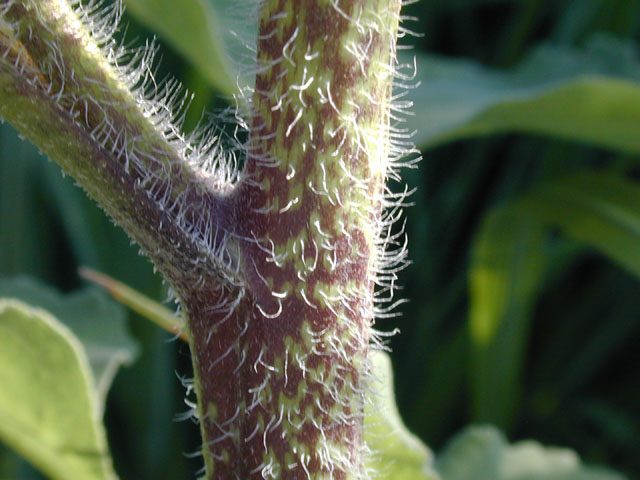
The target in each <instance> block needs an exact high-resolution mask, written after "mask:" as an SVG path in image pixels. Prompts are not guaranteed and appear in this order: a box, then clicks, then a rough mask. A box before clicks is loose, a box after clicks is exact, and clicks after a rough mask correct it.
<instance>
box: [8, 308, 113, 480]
mask: <svg viewBox="0 0 640 480" xmlns="http://www.w3.org/2000/svg"><path fill="white" fill-rule="evenodd" d="M0 330H2V332H1V333H2V334H1V335H0V343H2V348H0V365H2V368H1V369H0V383H1V384H2V385H3V388H2V389H0V437H2V438H3V440H4V441H5V442H7V444H8V445H11V446H12V447H13V448H15V449H16V450H17V451H19V452H20V453H22V454H23V455H24V456H25V457H26V458H28V459H29V460H30V461H32V462H33V463H34V464H35V465H37V466H38V467H39V468H40V469H41V470H42V471H44V472H45V473H47V474H48V475H49V476H51V478H54V479H69V480H75V479H78V480H81V479H86V480H94V479H95V480H105V479H114V478H115V474H114V472H113V468H112V465H111V459H110V456H109V454H108V448H107V444H106V436H105V433H104V430H103V427H102V424H101V423H100V420H99V417H100V413H99V405H98V401H97V398H96V396H95V394H94V393H93V388H94V387H93V385H92V381H93V380H92V378H91V371H90V367H89V360H88V358H87V357H86V355H85V354H84V351H83V349H82V346H81V345H80V342H79V341H78V340H77V338H76V337H75V336H74V335H73V334H72V333H71V331H70V330H69V329H68V328H67V327H65V326H64V325H63V324H62V323H60V322H59V321H58V320H57V319H56V318H55V317H53V316H52V315H50V314H49V313H47V312H45V311H44V310H40V309H35V308H32V307H30V306H28V305H26V304H24V303H22V302H19V301H17V300H8V299H0Z"/></svg>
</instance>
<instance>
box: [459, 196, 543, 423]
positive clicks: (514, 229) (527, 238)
mask: <svg viewBox="0 0 640 480" xmlns="http://www.w3.org/2000/svg"><path fill="white" fill-rule="evenodd" d="M542 240H543V229H542V224H541V223H540V222H539V220H538V219H536V218H534V217H532V216H531V215H529V214H528V211H527V210H526V209H525V208H523V207H520V206H519V205H516V206H509V207H506V208H500V209H497V210H494V211H493V212H491V213H490V215H489V216H488V217H487V218H486V219H485V221H484V222H483V224H482V227H481V229H480V232H479V234H478V235H477V237H476V240H475V244H474V247H473V251H472V256H471V265H470V269H469V290H470V296H471V302H470V310H469V328H470V334H471V340H472V346H473V348H472V353H473V355H472V358H471V366H470V367H471V372H472V387H473V395H472V408H473V418H474V420H475V421H480V422H485V421H490V422H492V423H494V424H496V425H498V426H500V427H502V428H506V427H507V426H508V425H509V424H510V422H511V420H512V419H513V417H514V415H515V413H516V408H517V405H518V404H519V397H520V384H521V381H520V380H521V379H520V375H521V366H522V362H523V355H524V351H525V347H526V342H527V339H528V336H529V323H530V322H529V319H530V311H531V306H532V303H533V301H534V300H535V296H536V293H537V290H538V286H539V283H540V280H541V277H542V273H543V271H544V270H543V268H544V260H545V257H544V251H543V248H542Z"/></svg>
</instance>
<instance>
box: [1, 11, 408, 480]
mask: <svg viewBox="0 0 640 480" xmlns="http://www.w3.org/2000/svg"><path fill="white" fill-rule="evenodd" d="M260 8H261V10H260V16H259V22H260V23H259V36H258V42H257V47H258V50H257V52H258V54H257V55H258V58H257V61H258V63H257V71H258V73H257V77H256V85H255V90H254V95H253V99H252V108H253V109H252V114H251V118H250V119H249V121H248V124H249V132H250V135H249V140H248V143H247V145H246V161H245V168H244V171H243V172H242V174H241V175H240V180H239V181H238V182H237V184H235V185H230V184H229V183H225V182H224V181H223V180H224V179H223V180H220V178H219V175H218V176H216V173H215V172H214V173H213V174H212V173H211V172H208V173H207V172H203V171H202V170H199V169H198V168H197V166H196V167H194V166H193V165H192V163H190V162H189V161H188V159H187V158H185V147H184V144H185V143H184V142H183V141H182V142H178V141H176V140H175V139H174V136H175V135H178V134H177V133H176V131H175V130H173V129H172V128H170V127H167V126H166V125H165V124H164V123H163V120H162V118H160V120H158V116H157V113H158V112H155V111H154V112H152V113H153V115H150V114H149V110H150V109H151V110H153V109H154V108H156V107H155V105H156V104H155V103H152V104H150V105H145V104H144V101H142V106H141V100H140V97H136V96H135V95H134V94H132V93H130V88H131V86H132V85H133V84H135V83H136V82H137V80H135V79H134V80H131V81H129V82H128V84H126V82H124V81H123V80H122V75H123V72H119V71H117V67H114V64H113V62H109V61H107V60H105V58H104V56H103V55H104V49H103V51H100V50H99V49H98V48H97V47H96V44H95V42H94V38H95V36H96V34H95V32H94V33H92V34H90V33H89V32H88V31H87V29H86V28H85V25H84V24H82V22H80V21H79V20H78V19H77V17H76V16H75V14H74V13H73V11H72V10H71V9H70V7H68V6H67V5H66V3H64V2H61V1H59V0H58V1H55V0H23V1H17V0H0V14H1V15H2V16H1V17H0V55H2V57H1V58H2V60H0V115H1V116H2V117H3V118H5V119H7V120H9V121H10V122H11V123H12V124H14V125H15V126H16V127H17V128H18V130H20V131H21V132H22V133H23V134H24V135H25V136H26V137H27V138H29V139H30V140H32V141H33V142H34V143H35V144H36V145H38V146H39V147H40V148H41V149H42V150H43V152H44V153H46V154H47V155H48V156H49V157H50V158H52V159H53V160H54V161H56V162H58V163H59V164H60V165H61V166H62V167H63V169H65V171H67V172H69V173H70V174H71V175H73V176H74V178H76V179H77V180H78V182H79V183H80V184H81V185H82V186H83V187H84V188H85V189H86V190H87V191H88V193H89V194H90V195H91V196H92V197H93V198H95V199H96V200H97V201H98V203H99V204H100V205H102V206H103V208H104V209H105V210H106V211H107V213H108V214H109V215H110V216H111V217H112V218H113V219H114V220H115V221H116V222H117V223H118V224H120V225H121V226H122V227H123V228H125V230H127V232H128V233H129V234H130V235H131V236H132V238H133V239H134V240H135V241H137V242H138V243H139V244H140V245H141V247H142V249H143V250H144V251H145V253H146V254H147V255H149V257H150V258H151V260H152V261H153V262H154V264H155V265H156V266H157V267H158V269H159V270H160V271H161V272H162V273H163V274H164V276H165V277H166V278H167V280H168V281H169V282H170V283H171V285H172V287H173V288H174V289H175V291H176V293H177V295H178V297H179V298H180V300H181V303H182V306H183V308H184V310H185V312H186V313H187V316H188V328H189V331H190V335H191V338H192V342H191V349H192V357H193V363H194V370H195V382H194V383H195V389H196V392H197V395H198V408H197V410H198V415H199V418H200V422H201V430H202V435H203V441H204V446H203V454H204V458H205V464H206V478H207V479H230V478H239V479H250V478H256V479H259V478H286V479H298V478H300V479H306V478H313V479H324V478H333V479H347V478H367V477H368V476H369V473H368V472H367V471H366V468H365V460H366V455H367V452H366V445H365V442H364V439H363V434H364V432H363V418H362V415H363V408H364V402H365V392H366V389H367V373H368V365H367V352H368V350H369V348H370V347H369V343H370V340H371V336H372V322H373V317H374V310H375V309H374V286H375V284H376V283H377V284H378V285H381V289H382V291H383V292H386V291H390V290H391V289H392V285H390V284H389V283H388V282H391V281H392V280H390V277H392V276H393V274H392V273H389V271H388V270H385V269H386V268H387V267H389V265H390V264H391V263H392V262H393V260H394V259H393V258H390V257H389V256H387V255H386V254H385V253H384V245H382V244H381V242H380V240H379V236H380V230H381V228H382V226H383V223H384V222H383V219H382V211H383V207H384V206H385V198H384V181H385V178H386V175H387V170H388V168H389V167H388V161H389V160H388V159H389V155H390V154H389V152H390V141H389V129H390V113H389V111H390V103H391V88H392V81H393V66H394V62H395V40H396V34H397V28H398V18H399V9H400V0H267V1H265V2H264V3H263V4H262V6H261V7H260ZM92 35H93V37H92ZM143 62H144V60H143ZM124 75H125V76H127V75H133V73H131V72H130V71H125V72H124ZM9 99H11V100H9ZM150 117H151V120H150V119H149V118H150ZM178 140H180V139H178ZM205 153H207V152H205Z"/></svg>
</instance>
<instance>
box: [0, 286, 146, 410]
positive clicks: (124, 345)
mask: <svg viewBox="0 0 640 480" xmlns="http://www.w3.org/2000/svg"><path fill="white" fill-rule="evenodd" d="M0 297H2V298H12V299H18V300H21V301H23V302H25V303H27V304H29V305H31V306H32V307H39V308H42V309H43V310H47V311H48V312H49V313H50V314H52V315H54V316H55V317H56V318H57V319H58V320H59V321H61V322H63V323H64V324H65V326H66V327H68V328H69V329H70V330H71V331H72V332H73V334H74V335H75V337H77V338H78V340H79V341H80V342H81V343H82V347H83V348H84V352H85V353H86V355H87V358H88V360H89V366H90V367H91V371H92V374H93V378H94V379H95V388H96V389H97V390H96V392H97V396H96V402H97V403H96V406H97V408H98V413H99V415H100V416H101V415H102V412H103V410H104V402H105V399H106V395H107V391H108V390H109V387H110V386H111V382H112V381H113V378H114V376H115V374H116V372H117V371H118V369H119V368H120V367H121V366H122V365H128V364H130V363H132V362H133V360H134V359H135V357H136V355H137V352H138V347H137V345H136V343H135V342H134V341H133V340H132V339H131V337H130V336H129V334H128V333H127V331H126V317H125V312H124V310H123V309H122V307H120V305H118V304H117V303H115V302H114V301H112V300H111V299H109V298H108V297H107V296H106V295H104V294H103V293H102V292H100V291H99V290H95V289H91V290H84V291H79V292H76V293H71V294H68V295H61V294H59V293H58V292H56V291H55V290H53V289H51V288H48V287H46V286H44V285H42V284H39V283H37V282H36V281H34V280H31V279H29V278H26V277H15V278H0Z"/></svg>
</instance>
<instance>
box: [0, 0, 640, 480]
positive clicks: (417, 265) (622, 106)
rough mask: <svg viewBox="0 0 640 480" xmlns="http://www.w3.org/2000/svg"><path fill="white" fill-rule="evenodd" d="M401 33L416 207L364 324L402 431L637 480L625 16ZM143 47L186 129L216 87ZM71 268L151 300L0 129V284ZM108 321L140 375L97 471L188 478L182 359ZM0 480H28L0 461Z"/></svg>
mask: <svg viewBox="0 0 640 480" xmlns="http://www.w3.org/2000/svg"><path fill="white" fill-rule="evenodd" d="M210 1H211V2H212V3H213V5H214V6H216V7H217V8H218V9H220V8H223V9H224V11H226V9H227V8H229V7H228V5H229V3H228V2H218V1H217V0H210ZM136 4H137V9H136V10H138V11H137V12H136V13H138V17H135V18H134V17H129V16H127V17H126V21H127V22H129V25H130V26H129V33H128V37H127V38H133V37H138V39H139V41H143V40H144V39H145V38H148V37H150V36H151V35H153V33H154V31H152V30H147V27H145V26H143V24H142V23H139V21H140V20H139V19H142V21H146V22H147V25H148V24H153V21H151V20H149V18H147V17H145V12H147V13H148V12H149V9H150V8H153V4H154V2H153V1H152V0H146V1H144V2H142V1H138V2H136ZM221 5H222V7H221ZM185 8H186V7H185ZM145 9H146V10H145ZM141 12H142V13H141ZM405 13H406V14H407V15H410V16H416V17H418V18H419V20H417V21H411V22H408V23H407V24H406V26H407V27H408V28H410V29H411V30H414V31H416V32H423V33H424V34H425V35H424V36H423V37H418V38H410V39H409V42H411V43H414V44H415V45H416V49H415V53H416V54H417V56H418V60H419V73H418V76H417V77H416V81H417V80H420V81H421V83H420V85H419V86H417V88H416V89H415V90H413V91H412V93H411V95H412V98H414V99H415V102H416V108H415V115H414V116H413V117H411V118H410V119H409V122H408V123H409V125H410V127H411V128H412V129H416V130H418V134H417V136H416V137H415V139H416V141H417V143H418V146H419V147H420V148H421V149H422V152H423V156H424V160H423V161H422V163H421V164H420V168H419V169H417V170H405V171H404V172H403V176H404V178H405V180H406V181H407V182H408V184H409V186H410V187H417V192H416V193H415V194H414V195H413V196H412V201H413V202H415V206H413V207H412V208H410V209H408V210H407V227H406V228H407V232H408V235H409V238H410V243H409V246H410V253H411V258H412V259H413V265H412V266H411V267H409V268H408V269H407V270H405V271H404V272H402V274H401V276H402V279H401V281H400V284H401V285H403V286H404V290H402V291H401V292H400V295H401V296H402V297H404V298H407V299H409V300H410V302H409V303H407V304H404V305H402V306H401V307H399V308H398V311H399V312H401V313H402V316H400V317H398V318H392V319H385V320H381V321H380V322H379V323H378V326H379V328H381V329H383V330H387V331H391V330H393V329H395V328H399V329H400V330H401V332H402V333H401V334H400V335H396V336H395V337H393V338H392V340H391V347H392V349H393V354H392V359H393V362H394V372H395V384H396V393H397V401H398V405H399V409H400V413H401V415H402V417H403V419H404V420H405V422H406V424H407V425H408V426H409V428H410V429H411V430H412V431H413V432H415V433H416V434H417V435H418V436H419V437H421V438H422V439H423V440H424V441H425V442H426V443H427V444H428V445H430V446H431V447H432V448H433V449H435V450H436V451H437V450H440V449H441V448H442V447H443V446H444V445H445V442H446V441H447V440H448V439H450V438H451V437H452V435H453V434H454V433H456V432H457V431H459V430H460V429H461V428H462V427H463V426H465V425H467V424H469V423H478V422H479V423H493V424H495V425H497V426H499V427H500V428H501V429H502V431H503V432H505V434H506V435H507V436H508V438H509V439H510V440H519V439H523V438H535V439H537V440H540V441H542V442H544V443H546V444H553V445H563V446H567V447H571V448H573V449H575V450H576V451H577V452H578V453H579V454H580V455H581V456H582V457H583V458H584V459H585V460H586V461H587V462H590V463H597V464H604V465H608V466H610V467H613V468H615V469H617V470H618V471H621V472H624V473H626V474H627V475H628V476H629V477H630V478H640V455H638V452H639V450H638V448H639V447H638V438H640V377H639V376H638V374H637V372H638V368H639V367H640V350H639V349H638V348H637V344H638V340H640V295H639V293H640V288H639V287H640V285H639V284H638V275H640V253H639V252H640V184H638V181H639V180H638V179H639V178H640V177H639V175H640V169H639V166H640V163H639V160H640V155H639V154H640V50H639V46H640V3H638V2H637V1H634V0H455V1H453V0H450V1H448V2H439V1H435V0H422V1H421V2H419V3H417V4H413V5H410V6H409V7H407V9H406V10H405ZM174 33H175V32H174ZM158 34H159V35H161V37H160V41H161V45H162V57H163V58H162V62H161V64H160V66H159V71H158V76H159V77H161V78H162V77H163V76H165V75H168V74H171V75H174V76H176V77H178V78H180V79H181V80H182V81H183V82H184V83H185V85H186V86H187V87H188V88H189V89H190V90H192V91H194V92H195V95H196V96H195V101H194V103H193V105H192V107H191V109H190V111H189V114H188V116H187V126H188V127H190V126H193V125H194V124H195V123H196V121H197V120H198V119H199V117H200V113H201V111H202V109H203V108H207V109H209V110H211V109H216V108H218V109H219V108H223V107H225V106H226V105H227V104H226V103H225V101H224V100H223V99H220V98H218V97H216V94H217V93H220V92H225V91H226V90H225V89H226V88H227V87H226V86H225V81H226V80H225V77H224V76H221V77H220V78H221V80H218V83H216V82H215V81H214V80H212V78H211V76H212V75H214V74H215V72H216V69H215V68H210V67H209V68H207V69H202V68H199V66H198V65H199V63H198V62H199V57H198V55H197V54H194V55H191V56H190V55H189V54H188V53H185V52H184V50H183V48H184V47H183V45H181V44H179V43H177V44H176V43H172V41H171V38H170V35H169V36H166V35H165V36H162V35H163V34H164V32H162V31H159V32H158ZM190 35H193V38H197V35H196V34H195V33H193V32H190ZM165 41H166V43H164V42H165ZM212 51H214V50H212ZM214 53H215V52H214ZM214 53H212V55H213V57H214V58H218V57H217V55H218V53H215V54H214ZM183 55H184V57H183ZM183 58H189V59H191V61H188V60H184V59H183ZM192 62H193V63H192ZM225 68H227V67H225ZM225 72H226V70H225ZM225 75H226V73H225ZM212 84H215V87H211V86H210V85H212ZM80 265H86V266H90V267H93V268H95V269H97V270H100V271H103V272H105V273H107V274H109V275H111V276H113V277H115V278H117V279H119V280H121V281H123V282H125V283H127V284H129V285H131V286H133V287H134V288H136V289H138V290H140V291H142V292H144V293H145V294H147V295H149V296H151V297H153V298H156V299H159V300H162V299H163V298H165V297H166V291H165V288H164V287H163V286H162V284H161V281H160V279H159V277H158V276H157V275H155V274H154V273H153V271H152V267H151V265H150V264H149V262H148V261H147V260H146V259H144V258H143V257H141V256H139V254H138V249H137V247H135V246H131V245H130V244H129V241H128V239H127V237H126V235H125V234H124V233H123V232H122V231H120V230H119V229H117V228H115V227H114V226H113V225H112V224H111V223H110V222H109V221H108V220H107V219H106V218H105V217H104V215H103V214H102V212H100V211H99V209H98V208H97V207H96V206H95V205H94V204H93V203H92V202H91V201H90V200H88V199H87V198H86V197H85V195H84V193H83V192H82V191H81V190H80V189H78V188H77V187H75V186H74V185H73V181H72V180H71V179H69V178H62V177H61V175H60V171H59V169H58V167H57V166H55V165H52V164H51V163H49V162H47V161H46V160H45V159H44V158H42V157H41V156H40V155H38V153H37V151H36V149H35V148H34V147H32V146H31V145H29V144H28V143H26V142H24V141H21V140H20V139H18V137H17V135H16V134H15V132H14V131H13V130H12V129H11V128H10V127H8V126H6V125H3V126H2V127H1V128H0V274H2V275H15V274H27V275H30V276H33V277H36V278H38V279H41V280H43V281H44V282H46V283H48V284H50V285H54V286H56V287H57V288H58V289H60V290H62V291H72V290H75V289H77V288H79V287H81V286H82V285H83V283H82V281H81V280H80V279H79V278H78V276H77V274H76V270H77V268H78V266H80ZM129 317H130V324H129V326H130V330H131V331H132V333H133V335H134V336H135V337H136V338H137V339H138V341H139V343H140V345H141V349H140V356H139V358H138V360H137V362H136V363H135V364H134V365H132V366H131V367H128V368H125V369H123V370H122V371H121V372H120V373H119V374H118V376H117V377H116V379H115V384H114V387H113V389H112V390H111V392H110V394H109V396H108V400H107V404H106V422H107V434H108V437H109V443H110V446H111V449H112V452H113V455H114V461H115V467H116V470H117V471H118V473H119V474H120V476H121V478H123V479H147V478H149V479H151V478H194V476H195V471H196V470H198V468H199V467H200V460H199V459H192V458H190V457H189V456H188V455H185V454H188V453H190V452H196V451H197V449H198V447H199V445H198V442H199V440H198V430H197V427H196V426H195V425H194V424H192V423H191V422H185V421H182V422H179V421H174V420H175V418H176V416H177V415H178V414H179V413H180V412H184V411H186V410H187V409H188V408H189V407H188V406H187V405H185V404H184V393H185V390H184V388H183V387H182V385H181V382H180V379H179V377H189V375H190V361H189V354H188V349H187V347H186V346H185V345H183V344H181V343H180V342H179V341H170V337H169V335H167V334H165V333H164V332H162V331H160V330H158V329H157V328H156V327H155V326H153V325H152V324H150V323H148V322H146V321H144V320H142V319H140V318H139V317H137V316H136V315H135V314H133V313H130V314H129ZM0 478H20V479H27V480H28V479H37V478H40V477H39V474H37V473H36V472H35V471H34V470H33V469H32V468H31V467H29V466H28V465H27V464H26V462H24V461H22V460H21V459H20V458H18V457H17V456H16V455H14V454H13V453H11V452H10V451H9V450H7V449H4V448H3V447H0Z"/></svg>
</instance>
